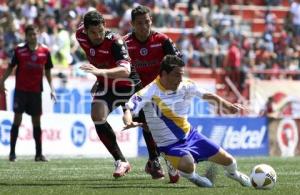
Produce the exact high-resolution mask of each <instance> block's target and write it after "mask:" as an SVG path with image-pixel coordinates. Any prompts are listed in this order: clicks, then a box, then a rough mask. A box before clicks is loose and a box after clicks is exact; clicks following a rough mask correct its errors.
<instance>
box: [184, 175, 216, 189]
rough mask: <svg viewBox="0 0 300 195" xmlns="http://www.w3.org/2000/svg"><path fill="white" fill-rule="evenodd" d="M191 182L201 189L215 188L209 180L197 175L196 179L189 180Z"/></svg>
mask: <svg viewBox="0 0 300 195" xmlns="http://www.w3.org/2000/svg"><path fill="white" fill-rule="evenodd" d="M189 181H190V182H192V183H193V184H195V185H197V186H199V187H204V188H212V187H213V183H211V181H210V180H209V179H208V178H206V177H202V176H200V175H197V174H196V175H195V177H193V178H189Z"/></svg>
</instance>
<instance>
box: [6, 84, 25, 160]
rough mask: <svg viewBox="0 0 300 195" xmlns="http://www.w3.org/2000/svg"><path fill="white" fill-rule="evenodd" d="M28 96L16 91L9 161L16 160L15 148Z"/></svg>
mask: <svg viewBox="0 0 300 195" xmlns="http://www.w3.org/2000/svg"><path fill="white" fill-rule="evenodd" d="M27 99H28V98H27V95H26V93H24V92H21V91H18V90H15V94H14V103H13V110H14V113H15V114H14V121H13V124H12V127H11V130H10V153H9V161H12V162H13V161H15V160H16V152H15V147H16V143H17V139H18V135H19V127H20V124H21V122H22V114H23V112H24V110H25V105H26V102H27Z"/></svg>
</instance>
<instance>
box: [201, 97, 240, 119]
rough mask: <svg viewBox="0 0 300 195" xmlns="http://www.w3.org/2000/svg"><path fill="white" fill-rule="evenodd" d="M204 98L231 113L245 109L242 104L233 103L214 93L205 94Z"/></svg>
mask: <svg viewBox="0 0 300 195" xmlns="http://www.w3.org/2000/svg"><path fill="white" fill-rule="evenodd" d="M203 99H204V100H207V101H208V102H209V103H211V104H213V105H215V106H217V107H218V108H220V109H222V110H223V111H226V112H229V114H235V113H238V112H240V111H242V110H244V109H245V108H244V107H243V106H242V105H240V104H236V103H235V104H232V103H230V102H229V101H227V100H225V99H224V98H222V97H220V96H218V95H216V94H213V93H205V94H203Z"/></svg>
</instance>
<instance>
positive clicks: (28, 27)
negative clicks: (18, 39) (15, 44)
mask: <svg viewBox="0 0 300 195" xmlns="http://www.w3.org/2000/svg"><path fill="white" fill-rule="evenodd" d="M37 29H38V28H37V27H36V26H35V25H32V24H29V25H27V26H26V27H25V35H27V34H28V33H29V32H30V31H35V30H37Z"/></svg>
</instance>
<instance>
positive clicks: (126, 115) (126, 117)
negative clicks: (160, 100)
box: [122, 109, 143, 131]
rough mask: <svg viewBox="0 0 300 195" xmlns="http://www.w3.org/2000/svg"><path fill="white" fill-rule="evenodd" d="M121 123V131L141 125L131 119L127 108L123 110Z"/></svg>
mask: <svg viewBox="0 0 300 195" xmlns="http://www.w3.org/2000/svg"><path fill="white" fill-rule="evenodd" d="M123 123H124V125H125V126H124V127H123V129H122V131H124V130H127V129H130V128H134V127H139V126H142V125H143V123H139V122H134V121H133V120H132V114H131V112H130V110H129V109H126V110H125V111H124V115H123Z"/></svg>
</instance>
